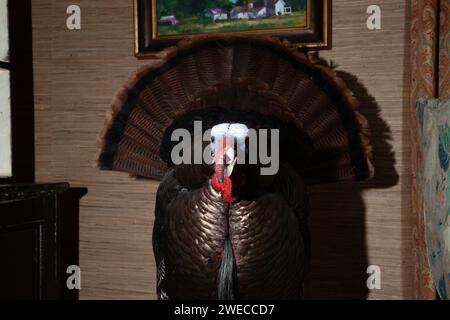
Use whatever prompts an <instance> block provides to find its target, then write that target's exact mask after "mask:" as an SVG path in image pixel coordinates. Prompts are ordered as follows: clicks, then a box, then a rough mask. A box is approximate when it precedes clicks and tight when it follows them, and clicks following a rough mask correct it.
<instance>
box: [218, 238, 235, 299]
mask: <svg viewBox="0 0 450 320" xmlns="http://www.w3.org/2000/svg"><path fill="white" fill-rule="evenodd" d="M217 282H218V283H217V290H218V297H219V300H234V299H236V298H237V297H236V290H235V286H236V260H235V258H234V253H233V247H232V245H231V240H230V238H229V237H227V238H226V239H225V243H224V249H223V258H222V263H221V265H220V269H219V276H218V281H217Z"/></svg>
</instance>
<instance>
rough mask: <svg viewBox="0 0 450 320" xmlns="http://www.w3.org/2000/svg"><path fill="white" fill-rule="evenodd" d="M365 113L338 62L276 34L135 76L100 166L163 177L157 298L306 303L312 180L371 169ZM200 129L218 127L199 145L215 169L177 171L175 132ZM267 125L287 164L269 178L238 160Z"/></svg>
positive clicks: (156, 240) (111, 124)
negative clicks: (317, 58) (315, 56)
mask: <svg viewBox="0 0 450 320" xmlns="http://www.w3.org/2000/svg"><path fill="white" fill-rule="evenodd" d="M356 109H357V102H356V101H355V99H354V98H353V96H352V93H351V92H350V90H349V89H348V88H347V87H346V86H345V84H344V83H343V81H342V80H340V79H338V78H337V77H336V75H335V73H334V71H333V70H332V69H331V68H329V67H327V66H325V65H324V64H322V63H317V62H312V61H311V59H310V58H308V56H307V55H306V54H304V53H300V52H298V51H297V50H296V49H295V48H294V47H293V46H290V45H288V44H285V43H281V42H280V41H278V40H275V39H242V38H231V39H203V40H197V41H184V42H181V43H180V44H179V45H178V46H177V47H172V48H169V49H167V50H166V51H164V52H163V53H160V55H159V59H157V60H153V61H152V62H151V64H150V65H148V66H145V67H143V68H141V69H140V70H138V71H137V72H136V74H134V75H133V76H132V77H131V78H130V79H129V81H128V82H127V83H126V85H125V86H124V89H123V90H122V91H121V92H120V93H119V94H118V96H117V99H116V100H115V101H114V102H113V108H112V113H111V114H110V115H109V116H108V117H107V121H106V125H105V128H104V130H103V132H102V134H101V147H100V153H99V158H98V163H99V166H100V168H101V169H106V170H118V171H125V172H129V173H130V174H132V175H133V176H138V177H146V178H151V179H162V180H161V183H160V186H159V189H158V192H157V195H156V208H155V224H154V229H153V249H154V254H155V259H156V265H157V293H158V297H159V298H160V299H298V298H301V297H302V283H303V280H304V277H305V273H306V271H307V269H308V265H309V260H310V254H309V248H310V243H309V234H308V200H307V193H306V189H307V186H308V185H311V184H317V183H329V182H335V181H357V180H363V179H366V178H369V177H370V176H372V174H373V169H372V166H371V163H370V157H371V155H370V152H371V151H370V145H369V140H368V130H367V127H366V122H365V119H364V118H363V117H362V116H361V115H360V114H359V113H358V112H357V111H356ZM196 121H201V124H202V132H201V133H202V134H203V133H204V132H206V131H207V130H209V129H211V131H210V132H211V134H210V138H209V141H203V142H202V143H203V145H202V147H205V146H209V147H210V151H211V153H212V154H211V157H212V163H207V162H205V161H202V162H201V163H196V164H190V163H191V162H189V161H187V162H184V163H178V162H177V163H175V162H174V161H173V157H172V151H173V149H174V148H175V146H176V145H177V143H178V142H177V141H173V140H174V139H173V133H174V132H175V131H176V130H177V129H184V130H187V131H188V132H189V133H191V134H192V136H194V137H195V130H196V129H195V123H196ZM261 129H266V130H273V129H276V130H278V132H279V145H278V148H277V149H276V150H275V149H271V150H269V152H268V154H270V153H272V155H275V156H279V166H278V170H277V172H276V173H275V174H271V175H263V174H261V172H262V171H261V169H262V168H264V167H265V166H267V163H263V162H262V161H260V160H259V159H258V161H257V162H255V163H248V162H244V163H240V162H236V154H237V152H238V150H237V149H239V148H241V149H242V150H245V155H246V157H249V152H248V149H249V148H248V144H249V132H250V130H261ZM233 142H234V143H233ZM269 145H271V146H272V144H269ZM242 150H241V151H242ZM194 151H195V150H193V152H192V154H191V157H194V153H195V152H194ZM183 152H184V151H183ZM202 152H203V148H202ZM183 156H184V155H183ZM247 163H248V164H247ZM324 201H326V199H324Z"/></svg>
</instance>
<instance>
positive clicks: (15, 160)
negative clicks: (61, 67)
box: [0, 0, 34, 182]
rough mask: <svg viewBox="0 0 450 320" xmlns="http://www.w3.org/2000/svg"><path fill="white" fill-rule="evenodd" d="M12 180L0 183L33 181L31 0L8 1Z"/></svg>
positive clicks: (2, 180)
mask: <svg viewBox="0 0 450 320" xmlns="http://www.w3.org/2000/svg"><path fill="white" fill-rule="evenodd" d="M8 9H9V12H8V14H9V39H10V63H9V69H10V77H11V130H12V132H11V139H12V177H11V178H6V179H1V180H0V181H1V182H34V97H33V51H32V49H33V48H32V23H31V0H14V1H12V0H10V1H9V2H8Z"/></svg>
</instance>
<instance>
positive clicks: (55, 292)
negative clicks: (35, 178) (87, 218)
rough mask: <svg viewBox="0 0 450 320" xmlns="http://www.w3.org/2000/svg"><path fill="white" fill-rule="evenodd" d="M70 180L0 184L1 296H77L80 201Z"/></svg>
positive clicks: (42, 297) (79, 193)
mask: <svg viewBox="0 0 450 320" xmlns="http://www.w3.org/2000/svg"><path fill="white" fill-rule="evenodd" d="M86 192H87V190H86V189H84V188H70V186H69V184H67V183H60V184H33V185H7V186H1V185H0V255H1V258H0V299H36V300H41V299H77V298H78V292H77V291H76V290H68V289H67V286H66V280H67V277H68V276H69V275H68V274H66V270H67V267H68V266H70V265H78V264H79V263H78V213H79V200H80V199H81V197H82V196H83V195H84V194H86Z"/></svg>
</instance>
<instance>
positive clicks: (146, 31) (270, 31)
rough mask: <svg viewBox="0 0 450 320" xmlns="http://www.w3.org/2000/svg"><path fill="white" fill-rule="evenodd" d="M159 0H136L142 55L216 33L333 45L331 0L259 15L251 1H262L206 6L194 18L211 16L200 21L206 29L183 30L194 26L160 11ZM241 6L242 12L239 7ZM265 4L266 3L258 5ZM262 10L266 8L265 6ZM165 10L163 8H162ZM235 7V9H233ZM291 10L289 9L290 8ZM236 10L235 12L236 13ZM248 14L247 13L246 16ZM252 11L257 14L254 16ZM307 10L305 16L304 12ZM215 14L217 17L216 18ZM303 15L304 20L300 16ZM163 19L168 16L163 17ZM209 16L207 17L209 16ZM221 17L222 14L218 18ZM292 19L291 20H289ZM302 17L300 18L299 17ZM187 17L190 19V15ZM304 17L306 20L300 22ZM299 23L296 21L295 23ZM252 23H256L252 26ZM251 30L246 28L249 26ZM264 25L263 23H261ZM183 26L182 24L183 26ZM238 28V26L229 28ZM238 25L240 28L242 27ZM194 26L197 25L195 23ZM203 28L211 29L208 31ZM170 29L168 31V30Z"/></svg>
mask: <svg viewBox="0 0 450 320" xmlns="http://www.w3.org/2000/svg"><path fill="white" fill-rule="evenodd" d="M158 1H162V0H134V37H135V42H134V47H135V56H136V57H137V58H139V59H145V58H151V57H153V56H154V54H155V52H158V51H160V50H162V49H164V48H166V47H169V46H172V45H174V44H176V43H177V42H178V41H179V40H181V39H184V38H192V39H195V38H198V37H204V36H206V35H214V36H222V35H223V36H224V37H226V36H232V35H240V36H275V37H279V38H282V39H286V40H288V41H290V42H291V43H294V44H295V45H296V46H297V47H298V48H299V49H305V50H307V49H314V50H319V49H330V48H331V0H314V1H313V0H304V2H305V6H306V7H305V10H303V11H302V12H301V13H298V15H297V16H296V15H295V14H296V12H292V10H291V9H289V8H291V7H288V6H284V7H282V8H283V10H288V9H289V10H291V11H290V12H289V13H286V14H283V13H282V12H280V11H281V10H280V11H279V12H278V13H276V12H275V13H274V11H273V9H265V12H266V14H267V12H269V10H272V11H271V12H270V14H267V15H266V16H265V17H264V18H261V19H259V18H258V17H256V16H255V14H254V12H255V10H257V8H256V7H255V8H254V10H249V8H250V5H251V8H252V9H253V3H256V2H258V1H251V0H250V1H245V3H246V6H245V9H242V7H243V6H239V7H238V6H234V5H233V6H232V9H231V10H225V9H223V10H222V9H221V8H215V9H214V10H215V11H213V12H206V10H212V9H205V11H202V12H201V13H199V14H198V15H197V16H193V17H192V19H191V20H196V21H195V24H194V23H192V26H197V28H199V27H198V25H199V23H198V20H200V19H202V16H203V15H204V16H205V17H206V16H207V19H209V20H208V21H207V22H203V21H202V23H203V24H201V25H200V27H201V28H202V32H194V31H192V33H186V31H183V32H185V33H182V31H178V30H181V29H182V30H190V29H189V26H188V25H187V23H184V25H182V23H180V20H179V18H178V17H177V16H176V15H168V16H161V15H160V14H158V7H157V6H158ZM236 1H238V0H230V3H233V2H236ZM280 1H282V4H283V3H284V4H286V3H289V0H286V2H285V1H284V0H272V1H271V3H272V5H273V6H274V4H273V3H275V4H276V5H279V4H280ZM259 2H264V4H267V3H269V1H266V0H260V1H259ZM236 3H237V2H236ZM237 8H239V9H240V10H239V11H240V12H239V13H237V14H236V12H238V10H236V9H237ZM258 8H264V7H258ZM261 10H262V9H261ZM160 11H161V10H160ZM233 11H234V13H233ZM216 12H217V14H218V15H219V17H220V15H221V16H222V18H223V20H224V22H222V21H220V25H219V23H216V17H217V16H215V15H214V13H216ZM286 12H287V11H286ZM233 14H234V16H233ZM245 14H247V17H246V18H245V16H244V15H245ZM250 14H252V15H254V17H253V18H252V17H251V16H250ZM302 14H303V16H304V17H302V16H301V15H302ZM238 15H240V16H241V17H244V18H242V19H240V18H238ZM213 17H214V18H213ZM300 18H302V20H300ZM163 19H165V20H164V21H163ZM205 19H206V18H205ZM217 19H219V18H217ZM283 19H284V21H283ZM288 19H289V20H288ZM297 19H298V20H297ZM186 20H187V19H186ZM259 21H262V22H264V26H265V28H264V29H263V28H261V29H258V28H257V27H255V24H257V23H259ZM272 21H273V22H276V23H279V24H280V25H281V24H282V23H283V24H284V25H285V24H286V23H291V24H292V25H289V26H287V27H277V28H275V27H274V28H270V24H268V22H271V23H273V22H272ZM300 21H302V22H301V23H300ZM293 22H295V23H297V24H296V25H294V23H293ZM250 23H252V25H251V27H252V28H250ZM218 25H219V26H220V28H224V29H225V28H226V29H227V31H220V29H219V28H217V26H218ZM247 25H248V26H249V27H248V30H246V29H245V28H246V26H247ZM261 25H263V24H261ZM267 25H269V27H267ZM181 27H182V28H181ZM208 27H210V28H211V31H209V30H208ZM232 28H235V29H236V30H232V31H229V30H230V29H232ZM237 28H240V29H239V30H238V29H237ZM192 30H194V27H192ZM203 30H207V31H206V32H204V31H203ZM164 32H166V34H164Z"/></svg>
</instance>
